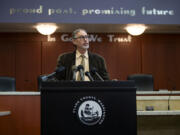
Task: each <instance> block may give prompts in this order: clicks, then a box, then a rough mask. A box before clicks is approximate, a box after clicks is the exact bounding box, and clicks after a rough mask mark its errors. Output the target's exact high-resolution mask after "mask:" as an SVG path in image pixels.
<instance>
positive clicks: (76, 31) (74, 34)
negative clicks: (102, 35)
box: [72, 28, 87, 38]
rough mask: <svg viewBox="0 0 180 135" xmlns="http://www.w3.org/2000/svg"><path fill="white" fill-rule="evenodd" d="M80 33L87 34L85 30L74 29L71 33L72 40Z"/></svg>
mask: <svg viewBox="0 0 180 135" xmlns="http://www.w3.org/2000/svg"><path fill="white" fill-rule="evenodd" d="M80 31H85V32H86V33H87V31H86V30H85V29H81V28H79V29H76V30H74V31H73V32H72V38H76V34H77V33H79V32H80Z"/></svg>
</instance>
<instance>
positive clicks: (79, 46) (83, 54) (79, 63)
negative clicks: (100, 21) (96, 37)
mask: <svg viewBox="0 0 180 135" xmlns="http://www.w3.org/2000/svg"><path fill="white" fill-rule="evenodd" d="M72 43H73V44H74V46H75V48H76V49H75V51H74V52H70V53H64V54H62V55H60V56H59V57H58V62H57V67H56V75H55V77H56V78H57V79H58V80H74V81H94V80H101V81H104V80H109V75H108V72H107V69H106V64H105V60H104V58H103V57H102V56H100V55H98V54H94V53H91V52H89V51H88V48H89V37H88V34H87V32H86V30H84V29H76V30H75V31H73V33H72Z"/></svg>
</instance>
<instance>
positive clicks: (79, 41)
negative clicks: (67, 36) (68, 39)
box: [73, 30, 89, 50]
mask: <svg viewBox="0 0 180 135" xmlns="http://www.w3.org/2000/svg"><path fill="white" fill-rule="evenodd" d="M73 44H75V45H76V46H77V49H78V50H87V49H88V48H89V39H88V35H87V33H86V32H85V31H83V30H81V31H79V32H78V33H77V34H76V36H75V38H74V39H73Z"/></svg>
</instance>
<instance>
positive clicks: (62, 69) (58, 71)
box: [55, 66, 65, 73]
mask: <svg viewBox="0 0 180 135" xmlns="http://www.w3.org/2000/svg"><path fill="white" fill-rule="evenodd" d="M64 70H65V67H64V66H60V67H58V68H57V69H56V70H55V72H56V73H60V72H62V71H64Z"/></svg>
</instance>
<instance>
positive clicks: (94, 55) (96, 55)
mask: <svg viewBox="0 0 180 135" xmlns="http://www.w3.org/2000/svg"><path fill="white" fill-rule="evenodd" d="M89 56H90V57H93V58H97V59H104V57H103V56H101V55H99V54H97V53H92V52H89Z"/></svg>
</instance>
